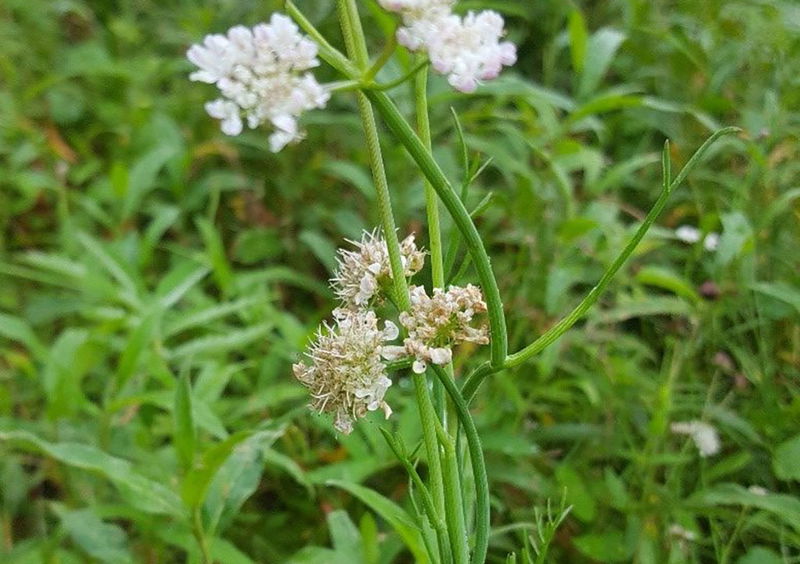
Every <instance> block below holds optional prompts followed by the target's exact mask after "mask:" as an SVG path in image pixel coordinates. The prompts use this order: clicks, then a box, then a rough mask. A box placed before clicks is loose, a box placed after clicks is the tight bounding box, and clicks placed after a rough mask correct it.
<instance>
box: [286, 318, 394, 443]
mask: <svg viewBox="0 0 800 564" xmlns="http://www.w3.org/2000/svg"><path fill="white" fill-rule="evenodd" d="M334 317H335V323H334V325H333V326H330V325H328V324H324V325H323V327H321V328H320V329H319V330H318V332H317V337H316V339H315V341H314V342H313V343H312V345H311V346H310V348H309V351H308V352H307V353H306V354H307V356H308V357H309V359H310V360H311V363H310V365H307V364H305V363H303V362H299V363H297V364H295V365H294V366H293V367H292V369H293V371H294V375H295V377H296V378H297V379H298V380H299V381H300V382H301V383H302V384H303V385H305V386H306V387H307V388H308V389H309V390H310V392H311V397H312V401H311V407H312V408H313V409H316V410H317V411H319V412H320V413H322V412H330V413H333V414H334V426H335V427H336V429H337V430H338V431H340V432H342V433H345V434H349V433H350V432H352V430H353V422H354V421H355V420H356V419H358V418H360V417H363V416H364V415H366V413H367V412H368V411H375V410H377V409H382V410H383V412H384V413H385V414H386V417H387V418H388V417H389V415H390V414H391V413H392V410H391V409H390V408H389V405H388V404H387V403H386V402H385V401H384V399H383V398H384V395H385V394H386V390H387V389H388V388H389V386H391V385H392V381H391V380H390V379H389V378H388V377H387V375H386V368H385V366H384V364H383V362H382V359H381V353H382V351H383V348H384V342H385V341H391V340H394V339H396V338H397V336H398V334H399V331H398V329H397V326H396V325H395V324H394V323H392V322H391V321H386V322H385V325H384V328H383V329H379V328H378V318H377V317H376V316H375V313H374V312H371V311H356V312H354V311H348V310H337V311H336V312H335V315H334Z"/></svg>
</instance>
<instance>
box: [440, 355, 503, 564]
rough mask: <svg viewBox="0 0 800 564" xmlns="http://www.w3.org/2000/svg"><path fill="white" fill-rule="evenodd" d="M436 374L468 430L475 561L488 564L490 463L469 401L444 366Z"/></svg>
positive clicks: (462, 423)
mask: <svg viewBox="0 0 800 564" xmlns="http://www.w3.org/2000/svg"><path fill="white" fill-rule="evenodd" d="M432 368H433V372H434V374H436V377H437V378H439V381H440V382H441V383H442V385H443V386H444V389H445V391H446V392H447V394H448V395H449V396H450V399H451V401H452V402H453V406H454V407H455V410H456V415H457V416H458V420H459V422H460V423H461V426H462V427H463V428H464V435H465V436H466V438H467V450H468V451H469V458H470V463H471V465H472V473H473V475H474V477H475V497H476V500H475V550H474V552H473V555H472V561H473V562H476V563H481V562H485V561H486V552H487V550H488V547H489V516H490V515H489V511H490V507H489V480H488V478H487V476H486V462H485V461H484V458H483V449H482V448H481V440H480V437H479V436H478V429H477V428H476V427H475V421H473V419H472V415H471V414H470V412H469V409H468V408H467V402H466V401H464V398H463V397H462V396H461V394H460V393H459V391H458V388H457V387H456V385H455V382H453V379H452V378H450V376H449V375H448V374H447V372H446V371H445V370H444V369H443V368H442V367H440V366H436V365H432Z"/></svg>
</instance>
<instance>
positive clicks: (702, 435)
mask: <svg viewBox="0 0 800 564" xmlns="http://www.w3.org/2000/svg"><path fill="white" fill-rule="evenodd" d="M670 429H671V430H672V432H673V433H676V434H678V435H689V436H690V437H692V441H694V445H695V446H696V447H697V450H698V451H699V452H700V456H702V457H703V458H706V457H708V456H713V455H715V454H717V453H718V452H719V449H720V447H721V445H720V441H719V435H718V434H717V430H716V429H715V428H714V426H713V425H710V424H708V423H706V422H705V421H681V422H676V423H673V424H672V425H670Z"/></svg>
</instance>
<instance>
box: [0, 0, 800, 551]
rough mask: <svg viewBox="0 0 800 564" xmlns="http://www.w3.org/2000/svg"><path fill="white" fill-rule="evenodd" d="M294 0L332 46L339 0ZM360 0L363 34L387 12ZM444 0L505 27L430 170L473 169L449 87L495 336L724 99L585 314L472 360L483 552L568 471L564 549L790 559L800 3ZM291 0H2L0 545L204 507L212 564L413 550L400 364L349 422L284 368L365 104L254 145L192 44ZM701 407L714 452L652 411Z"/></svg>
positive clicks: (799, 506)
mask: <svg viewBox="0 0 800 564" xmlns="http://www.w3.org/2000/svg"><path fill="white" fill-rule="evenodd" d="M298 4H299V5H300V6H301V8H303V9H304V10H305V11H306V13H307V14H308V15H309V17H310V18H311V19H312V20H313V21H314V22H315V23H316V24H318V25H319V26H320V28H321V29H322V30H323V31H324V32H326V34H327V35H328V37H331V38H332V39H333V40H334V43H337V44H338V42H339V37H338V27H337V23H336V20H335V14H333V10H332V8H333V6H332V2H330V1H327V0H313V1H312V0H308V1H306V2H303V3H300V2H298ZM363 4H364V5H365V6H366V8H367V9H366V10H365V12H367V13H369V14H371V15H370V22H369V23H368V26H367V27H368V29H370V30H372V32H373V37H372V40H373V41H374V47H375V52H377V50H378V49H380V47H381V45H382V43H383V41H384V40H385V37H386V36H387V35H388V34H389V33H390V32H391V25H392V20H391V19H390V18H388V17H387V16H386V15H385V14H383V13H382V12H381V11H380V10H379V9H378V8H377V7H376V4H375V3H374V2H372V1H368V0H365V1H364V2H363ZM460 5H461V6H462V7H463V8H464V9H465V10H466V9H470V8H484V7H492V8H495V9H497V10H499V11H501V12H503V13H504V14H505V15H506V17H507V22H508V28H509V37H510V39H511V40H513V41H514V42H515V43H517V44H518V45H519V46H520V60H519V62H518V64H517V65H516V66H515V67H514V68H513V69H512V70H511V71H508V72H506V73H505V74H504V76H503V77H501V78H500V79H498V80H497V81H494V82H492V83H490V84H487V85H486V86H485V87H483V88H482V89H481V90H479V92H478V93H477V94H475V95H471V96H464V95H456V94H455V93H453V92H452V91H451V90H450V89H449V88H448V87H447V85H446V84H445V83H444V81H443V80H441V79H440V78H436V79H434V81H433V82H432V87H431V90H432V95H431V106H432V123H433V129H434V131H433V133H434V145H435V147H436V149H435V150H436V154H437V158H438V159H439V160H440V161H441V163H442V164H443V167H444V168H445V170H446V171H447V172H448V174H450V176H451V177H452V178H454V179H458V178H460V177H461V175H462V174H463V171H461V170H460V165H459V158H458V155H457V151H456V147H457V144H456V143H455V141H454V139H455V131H454V125H453V121H452V119H451V117H450V108H451V107H453V108H455V109H456V111H457V112H458V114H459V116H460V119H461V121H462V123H463V126H464V129H465V131H466V133H467V135H466V139H467V143H468V146H469V148H470V150H471V152H472V153H473V156H474V158H475V159H476V162H480V161H481V160H482V159H486V158H487V157H490V158H491V159H492V161H491V163H490V165H489V166H488V168H487V169H486V170H485V171H484V173H483V174H482V175H481V176H480V177H479V178H478V180H477V181H476V182H475V183H474V184H473V185H472V186H471V188H470V192H469V194H468V207H470V208H474V207H476V206H479V204H481V205H480V206H479V208H480V213H479V218H478V227H479V229H480V231H481V233H482V234H483V236H484V238H485V241H486V245H487V247H488V249H489V252H490V254H491V255H492V257H493V264H494V267H495V269H496V272H497V274H498V278H499V281H500V284H501V287H502V288H501V289H502V290H503V295H504V300H505V305H506V312H507V315H508V319H509V324H510V336H511V348H512V350H516V349H518V348H519V347H521V346H524V345H525V344H527V343H529V342H530V341H531V340H532V339H533V338H535V336H537V335H538V334H540V333H541V332H542V331H543V330H545V329H546V328H547V327H549V326H550V325H552V324H553V323H554V322H555V321H556V320H557V319H558V318H559V316H560V315H563V314H564V313H565V312H567V311H568V310H569V308H570V307H572V306H573V305H574V304H575V303H576V302H577V300H578V299H579V298H580V297H581V296H582V295H583V294H584V293H585V292H586V291H588V290H589V289H590V288H591V286H592V285H593V283H594V282H595V281H596V280H597V279H598V278H599V276H600V274H601V273H602V271H603V269H604V267H605V266H606V265H607V264H608V263H609V262H610V261H611V260H612V259H613V257H614V255H615V253H616V252H617V251H618V250H619V249H620V248H621V247H622V246H623V245H624V242H625V240H626V238H627V236H628V235H629V234H630V233H631V232H632V229H633V228H634V227H635V225H636V223H637V220H639V219H641V218H642V217H643V215H644V213H645V212H646V210H647V208H648V207H649V205H650V204H651V203H652V202H653V201H654V200H655V198H656V196H657V194H658V190H659V182H660V178H659V167H658V162H659V151H660V149H661V146H662V145H663V142H664V139H665V138H669V139H670V140H671V142H672V145H671V147H672V157H673V161H674V163H675V165H674V168H678V167H679V166H680V165H681V164H683V163H684V162H685V160H686V159H687V158H688V156H689V155H691V153H692V151H693V150H694V149H696V147H697V146H698V145H699V144H700V143H701V142H702V140H703V139H704V138H705V137H707V136H708V134H709V133H711V132H712V131H713V130H715V129H717V128H718V127H721V126H724V125H738V126H740V127H742V128H743V130H744V131H743V133H742V134H741V135H739V136H738V137H734V138H727V139H726V140H725V141H723V142H721V143H719V144H718V145H717V146H715V148H714V149H713V153H712V155H711V156H710V157H709V158H708V159H706V161H705V163H704V164H703V166H702V167H701V169H699V170H697V171H696V172H694V173H693V174H692V175H691V177H690V178H689V180H688V182H687V183H686V185H685V186H684V187H683V188H682V189H681V190H680V191H679V192H678V193H677V194H676V196H675V197H674V199H672V200H671V202H670V204H669V205H668V210H667V213H666V214H665V215H664V216H663V217H662V218H661V220H660V222H659V226H658V227H657V228H655V229H654V230H653V231H652V232H651V234H650V235H649V236H648V237H647V239H646V240H645V241H644V243H643V244H642V245H641V247H640V248H639V249H638V251H637V254H636V256H635V258H634V260H633V261H632V263H631V264H630V265H628V266H627V267H626V268H625V269H624V272H623V273H621V274H620V276H619V277H618V279H617V280H616V281H615V282H614V284H613V287H612V289H611V290H610V291H609V293H608V294H607V295H606V296H605V297H604V298H603V299H602V301H601V304H600V305H599V307H598V308H596V310H595V311H594V312H593V313H592V314H591V315H590V316H589V317H588V319H587V320H586V322H585V323H584V324H582V325H581V326H580V327H578V328H576V329H574V330H572V331H571V332H570V333H568V334H567V335H566V336H565V337H564V338H562V339H561V341H560V342H558V343H557V344H556V345H555V346H553V347H551V348H550V349H548V350H547V351H546V352H545V353H544V354H543V355H541V356H540V357H538V358H537V359H536V360H535V361H534V362H531V363H529V364H527V365H525V366H523V367H520V368H518V369H515V370H512V371H507V372H504V373H502V374H498V375H496V376H494V377H493V378H492V379H491V380H490V381H489V382H488V383H487V384H488V385H486V386H484V387H483V388H482V390H481V392H480V395H479V397H478V398H477V400H476V402H475V404H474V413H475V416H476V418H477V422H478V425H479V430H480V432H481V436H482V438H483V441H484V446H485V450H486V456H487V464H488V471H489V476H490V480H491V482H492V494H493V497H492V501H493V526H494V529H495V534H494V536H493V537H492V545H491V550H490V555H491V559H492V560H493V561H503V560H504V559H505V557H506V555H507V554H509V553H510V552H515V551H519V550H520V549H521V548H522V547H523V546H525V543H526V540H525V537H526V536H527V535H529V534H531V531H532V528H531V527H532V523H533V522H534V521H535V519H536V510H537V509H538V510H539V511H541V510H542V509H543V508H545V507H546V506H547V504H548V500H550V503H552V504H554V505H555V506H557V505H558V501H559V500H560V499H561V497H562V494H563V492H564V491H566V494H565V495H566V502H567V503H568V504H570V505H572V511H571V513H570V515H569V516H568V518H567V519H566V520H565V522H564V523H563V524H562V526H561V527H560V529H559V531H558V532H557V534H556V536H555V539H554V540H553V545H552V547H551V554H550V559H551V561H554V562H590V561H600V562H624V561H637V562H739V563H743V564H754V563H759V564H762V563H766V564H770V563H772V562H798V561H800V499H799V498H798V494H799V493H800V485H799V484H798V481H800V434H798V433H800V427H799V426H798V421H800V384H799V383H798V376H800V324H798V321H799V320H800V254H798V247H799V246H800V227H798V226H799V225H800V222H798V218H800V208H799V207H798V199H799V198H800V186H799V185H798V182H797V178H798V170H800V160H798V155H800V141H799V140H798V137H799V136H800V113H798V108H800V79H799V78H798V77H799V76H800V5H798V4H797V3H796V2H793V1H791V0H710V1H707V2H695V1H693V0H673V1H668V0H611V1H607V2H592V1H584V2H576V3H574V4H572V3H566V2H555V1H552V0H540V1H536V2H534V1H527V0H526V1H524V2H523V1H516V0H486V1H482V0H481V1H477V0H476V1H466V0H465V1H462V2H460ZM276 9H279V3H278V2H274V1H259V2H255V1H236V2H234V1H228V0H216V1H213V0H209V1H203V2H201V1H199V0H168V1H161V2H157V1H155V0H137V1H133V0H121V1H118V2H112V1H110V0H57V1H49V0H5V1H4V2H3V3H2V4H0V47H2V48H1V49H0V560H1V561H2V562H4V563H5V562H8V563H23V562H66V563H72V562H114V563H120V562H182V561H184V560H185V558H186V556H185V555H186V554H187V553H188V554H189V558H190V560H192V561H197V559H198V558H199V552H198V549H197V543H196V541H195V539H194V538H193V537H192V524H193V522H195V520H197V519H199V520H200V522H201V523H202V524H203V527H204V528H205V529H206V530H208V531H210V533H211V534H212V536H213V539H212V540H211V547H210V549H211V551H212V553H213V554H214V555H215V558H217V559H218V560H219V561H220V562H225V563H237V562H251V561H255V562H279V561H286V560H287V559H291V561H293V562H370V563H373V562H390V561H395V562H407V561H410V559H411V556H410V555H409V554H410V553H409V552H408V549H407V548H404V545H403V540H404V539H405V537H403V533H402V531H403V526H404V524H403V522H402V519H401V517H402V515H401V513H402V509H401V507H408V490H409V485H408V481H407V478H406V476H405V473H404V471H403V469H402V468H401V467H400V466H399V465H398V463H397V462H396V460H395V458H394V456H393V455H392V453H391V451H390V450H389V448H388V447H387V446H386V444H385V442H384V441H383V438H382V437H381V435H380V432H379V425H387V426H388V427H389V428H391V429H392V430H393V432H395V433H397V434H398V435H399V436H402V437H403V438H404V440H405V442H406V444H409V445H414V444H416V442H417V440H418V437H419V432H420V430H419V428H418V422H417V419H416V413H415V408H414V404H413V401H412V398H411V394H410V393H409V384H408V382H407V379H406V376H405V375H403V374H397V375H396V377H395V385H394V386H393V387H392V388H391V390H390V392H389V397H390V403H391V404H392V405H393V407H395V411H396V415H395V416H393V417H392V419H391V420H389V421H388V422H387V423H383V422H382V421H380V419H379V418H371V419H369V420H368V421H365V422H364V423H363V424H361V425H360V426H359V427H358V430H357V432H355V433H354V434H353V435H352V436H349V437H337V436H335V435H334V433H333V432H332V428H331V426H330V424H329V421H326V420H325V419H323V418H320V417H317V416H313V415H311V414H309V413H308V411H307V410H306V409H305V392H304V390H303V389H302V388H301V387H300V386H299V385H298V384H297V383H295V382H294V381H293V379H292V378H291V370H290V365H291V363H292V362H293V361H294V360H295V359H296V358H297V355H298V354H299V352H300V351H301V350H302V349H303V347H304V346H305V343H306V342H307V339H308V338H309V336H310V335H311V334H312V332H313V331H314V329H315V328H316V326H317V324H318V323H319V321H320V320H321V319H323V318H325V317H327V315H328V314H329V311H330V308H331V307H332V296H331V294H330V291H329V290H328V289H327V287H326V284H325V281H326V279H327V278H329V277H330V276H331V273H332V268H333V260H334V254H335V248H336V247H337V246H340V245H341V244H342V242H343V239H344V238H356V237H358V236H359V233H360V232H361V230H362V229H365V228H366V229H369V228H371V227H372V226H374V225H375V224H376V217H375V214H376V211H375V209H374V205H373V203H374V202H373V200H374V196H373V190H372V186H371V180H370V177H369V175H368V171H367V169H366V166H365V163H366V157H365V154H364V146H363V141H362V135H361V131H360V126H359V123H358V121H357V118H356V114H355V111H354V99H353V98H352V96H351V95H347V94H342V95H336V96H335V97H334V98H333V100H332V102H331V104H330V105H329V107H328V109H327V110H325V111H319V112H314V113H312V114H310V115H308V116H307V118H306V120H305V126H306V128H307V130H308V136H307V139H306V140H305V141H304V142H303V143H302V144H301V145H299V146H297V147H294V148H288V149H286V150H284V151H283V152H282V153H281V154H279V155H271V154H269V153H268V151H267V143H266V135H265V134H264V132H262V131H251V132H247V133H245V134H244V135H242V136H241V137H239V138H236V139H230V138H226V137H225V136H223V135H222V134H221V133H220V132H219V131H218V129H217V124H216V123H214V120H211V119H210V118H208V117H207V116H206V115H205V112H204V111H203V107H202V106H203V103H204V102H205V101H206V100H208V99H210V97H211V96H212V92H211V88H210V87H207V86H206V85H203V84H197V83H190V82H189V81H188V79H187V75H188V72H189V71H190V65H189V63H188V62H187V61H186V60H185V59H184V56H183V55H184V53H185V50H186V48H187V47H188V46H189V45H190V44H191V43H193V42H197V41H199V40H200V39H201V38H202V37H203V36H204V35H205V34H207V33H211V32H220V31H223V30H225V29H227V28H228V27H230V26H231V25H234V24H237V23H244V24H247V25H252V24H255V23H257V22H259V21H263V20H265V19H267V18H268V17H269V14H270V13H271V12H272V11H274V10H276ZM407 65H408V61H407V60H405V59H404V58H403V57H402V56H400V57H397V58H396V59H394V60H393V61H392V62H391V63H390V65H389V66H388V67H387V68H386V69H385V70H384V71H382V74H381V76H380V78H382V79H384V80H387V81H388V80H391V79H392V78H396V77H398V76H400V75H402V74H403V72H404V70H405V69H407ZM321 74H322V75H323V77H324V78H327V79H331V80H332V79H334V78H335V77H333V75H332V74H331V72H330V71H329V70H326V69H324V68H323V69H322V70H321ZM393 95H394V96H395V97H396V99H397V100H398V102H399V103H400V105H401V107H402V108H404V109H405V110H409V109H410V107H411V102H410V95H411V93H410V92H409V91H407V90H406V89H405V88H400V89H397V90H396V91H394V92H393ZM385 152H386V156H387V161H388V162H387V167H388V171H389V178H390V180H391V181H392V189H393V198H394V202H395V206H396V211H397V213H398V215H399V220H400V225H401V226H402V227H401V232H402V233H405V232H408V231H416V232H417V233H418V234H419V238H420V239H424V236H423V234H424V225H423V223H422V222H423V220H424V209H423V208H424V200H423V191H422V183H421V178H420V177H419V175H418V174H416V173H415V172H414V168H413V167H412V166H409V159H408V158H407V156H406V155H405V154H404V153H403V151H402V150H401V148H399V147H398V146H397V144H395V143H394V142H392V141H391V140H389V138H388V137H387V143H386V145H385ZM684 224H689V225H694V226H698V227H699V228H700V229H701V230H702V231H703V232H704V233H710V232H718V233H720V234H721V238H720V242H719V247H718V249H717V250H716V251H715V252H709V251H706V250H705V249H704V247H703V244H702V243H697V244H693V245H692V244H686V243H683V242H680V241H678V240H677V239H676V237H675V236H674V229H675V228H676V227H677V226H680V225H684ZM446 227H447V226H446ZM456 266H457V265H456ZM461 270H462V271H460V272H458V276H457V277H456V278H455V279H456V280H461V281H474V280H473V276H472V273H471V272H470V270H469V268H465V269H461ZM456 271H459V269H456ZM470 354H473V355H475V356H477V357H478V358H480V357H481V355H483V354H485V353H484V351H480V350H474V351H462V354H460V355H458V357H457V359H456V369H457V372H460V371H461V367H462V366H463V362H464V361H465V359H466V358H467V357H468V356H469V355H470ZM473 358H474V356H473ZM691 419H703V420H706V421H708V422H710V423H712V424H713V425H714V426H716V427H717V428H718V430H719V432H720V436H721V440H722V450H721V452H720V453H719V454H717V455H715V456H713V457H708V458H700V457H699V456H698V454H697V451H696V449H695V448H694V447H693V445H692V444H691V442H690V441H689V440H687V439H686V438H685V437H678V436H675V435H673V434H671V433H670V432H669V423H670V422H671V421H681V420H691ZM423 464H424V462H423ZM359 485H361V486H367V487H369V488H371V489H372V490H374V491H375V492H378V494H380V495H378V494H375V493H373V492H370V491H369V490H365V489H361V488H360V486H359ZM751 486H759V487H762V488H765V489H766V490H767V494H766V495H760V493H763V492H758V491H756V492H754V491H753V490H751V489H749V488H750V487H751ZM389 500H391V502H393V503H390V502H389ZM676 524H677V525H680V526H681V527H683V528H684V529H685V530H687V531H691V532H692V533H694V536H695V539H694V540H691V541H689V540H685V539H682V538H679V537H678V536H676V535H675V534H674V529H673V532H670V530H671V527H672V526H673V525H676ZM533 536H534V538H537V537H536V532H535V531H534V533H533ZM405 540H406V542H408V541H407V539H405Z"/></svg>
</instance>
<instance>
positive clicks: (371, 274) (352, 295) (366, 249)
mask: <svg viewBox="0 0 800 564" xmlns="http://www.w3.org/2000/svg"><path fill="white" fill-rule="evenodd" d="M348 242H349V243H352V244H353V245H355V247H356V250H353V251H350V250H346V249H339V252H338V255H339V256H338V257H337V263H338V268H337V269H336V274H335V276H334V278H333V279H331V286H332V287H333V290H334V292H336V296H337V297H338V298H339V299H340V300H341V302H342V306H343V307H345V308H349V309H358V308H364V307H366V306H368V305H369V302H370V300H372V299H373V298H377V299H376V301H380V297H381V296H380V289H381V287H382V286H383V285H384V284H387V283H388V282H389V281H390V280H391V278H392V268H391V265H390V264H389V250H388V248H387V247H386V241H385V240H384V239H383V237H381V236H380V235H378V231H377V230H375V231H372V232H371V233H368V232H365V233H364V235H363V237H362V238H361V241H348ZM400 253H401V257H400V260H401V261H402V263H403V269H404V270H405V275H406V277H409V278H410V277H411V276H413V275H414V274H416V273H417V272H419V271H420V270H422V267H423V266H424V264H425V253H424V252H422V251H420V250H419V249H417V245H416V243H415V242H414V235H413V234H411V235H409V236H408V237H406V238H405V239H404V240H403V241H402V242H401V243H400Z"/></svg>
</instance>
